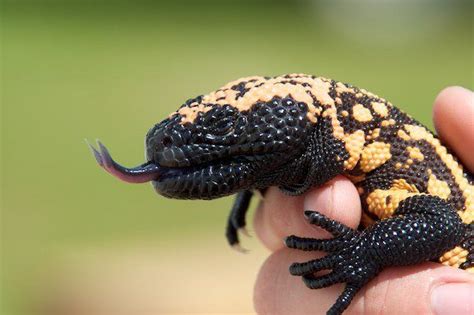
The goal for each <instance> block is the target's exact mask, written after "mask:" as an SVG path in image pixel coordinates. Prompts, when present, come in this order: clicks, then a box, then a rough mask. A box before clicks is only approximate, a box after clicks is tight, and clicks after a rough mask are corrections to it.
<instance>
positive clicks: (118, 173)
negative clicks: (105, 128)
mask: <svg viewBox="0 0 474 315" xmlns="http://www.w3.org/2000/svg"><path fill="white" fill-rule="evenodd" d="M87 144H88V145H89V148H90V149H91V151H92V153H93V154H94V157H95V159H96V161H97V163H98V164H99V165H100V166H101V167H102V168H103V169H105V170H106V171H107V172H109V173H110V174H112V175H113V176H115V177H117V178H118V179H120V180H123V181H124V182H127V183H146V182H149V181H152V180H157V179H158V178H159V176H160V172H161V169H160V167H159V166H158V165H155V164H153V163H151V162H147V163H145V164H142V165H140V166H137V167H133V168H127V167H124V166H122V165H120V164H118V163H116V162H115V161H114V160H113V159H112V157H111V156H110V153H109V150H107V148H106V147H105V146H104V145H103V144H102V142H100V141H99V140H97V146H98V147H99V149H98V150H97V149H96V148H94V146H92V145H91V144H90V143H89V142H87Z"/></svg>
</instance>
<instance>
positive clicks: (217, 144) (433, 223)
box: [91, 74, 474, 314]
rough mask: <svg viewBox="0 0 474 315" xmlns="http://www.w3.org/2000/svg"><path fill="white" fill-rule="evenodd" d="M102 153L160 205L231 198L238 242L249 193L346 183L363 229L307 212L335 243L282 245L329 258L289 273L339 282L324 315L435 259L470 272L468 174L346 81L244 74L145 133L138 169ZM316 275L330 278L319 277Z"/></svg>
mask: <svg viewBox="0 0 474 315" xmlns="http://www.w3.org/2000/svg"><path fill="white" fill-rule="evenodd" d="M98 146H99V148H98V149H95V148H94V147H92V146H91V149H92V150H93V153H94V155H95V157H96V159H97V161H98V163H99V164H100V165H101V166H102V167H103V168H104V169H105V170H107V171H108V172H110V173H111V174H113V175H115V176H116V177H118V178H120V179H122V180H124V181H127V182H134V183H143V182H148V181H151V182H152V184H153V186H154V188H155V190H156V191H157V192H158V193H159V194H161V195H163V196H165V197H171V198H181V199H214V198H217V197H222V196H226V195H231V194H237V195H236V200H235V203H234V206H233V207H232V210H231V212H230V215H229V219H228V224H227V229H226V237H227V239H228V241H229V243H230V244H231V245H234V246H236V245H238V244H239V239H238V231H239V230H241V229H242V228H244V227H245V215H246V212H247V209H248V207H249V203H250V200H251V198H252V195H253V192H254V191H260V192H262V193H264V192H265V189H266V188H268V187H269V186H278V187H279V188H280V189H281V190H282V191H284V192H285V193H287V194H289V195H300V194H302V193H304V192H306V191H307V190H308V189H310V188H311V187H313V186H318V185H322V184H324V183H325V182H327V181H329V180H330V179H332V178H333V177H335V176H336V175H339V174H342V175H345V176H346V177H348V178H349V179H350V180H351V181H352V182H353V183H354V184H355V186H356V187H357V189H358V192H359V194H360V198H361V202H362V208H363V215H362V222H361V227H360V228H359V229H357V230H355V229H351V228H349V227H347V226H345V225H343V224H341V223H339V222H336V221H334V220H331V219H329V218H327V217H325V216H324V215H322V214H321V213H319V212H317V211H310V210H307V211H305V216H306V218H307V219H308V220H309V222H310V223H312V224H315V225H317V226H319V227H321V228H323V229H325V230H327V231H329V232H330V233H331V234H332V235H333V236H334V238H332V239H311V238H300V237H297V236H289V237H288V238H286V240H285V242H286V245H287V246H288V247H290V248H295V249H299V250H305V251H308V250H311V251H325V252H328V255H326V256H325V257H323V258H320V259H315V260H311V261H309V262H306V263H294V264H293V265H291V266H290V273H291V274H293V275H297V276H301V277H302V279H303V281H304V283H305V284H306V285H307V286H308V287H309V288H312V289H317V288H323V287H328V286H331V285H333V284H335V283H345V289H344V291H343V292H342V294H341V295H340V296H339V298H338V299H337V301H336V302H335V304H334V305H333V306H332V307H331V308H330V310H329V311H328V314H340V313H342V312H343V311H344V310H345V309H346V308H347V307H348V305H349V304H350V302H351V300H352V299H353V297H354V296H355V295H356V293H357V292H358V291H359V290H360V289H361V288H362V287H363V286H364V285H365V284H366V283H367V282H368V281H369V280H371V279H372V278H374V277H375V276H376V275H377V274H378V273H379V272H380V271H381V270H383V269H384V268H385V267H387V266H401V265H411V264H417V263H420V262H422V261H427V260H432V261H439V262H440V263H442V264H444V265H450V266H454V267H458V268H461V269H465V270H467V271H469V272H474V222H473V221H474V177H473V175H472V174H471V173H470V172H469V171H468V170H467V169H465V168H464V167H463V166H462V165H461V163H460V162H459V160H458V159H457V158H456V157H455V156H454V155H453V153H451V152H450V150H449V149H448V148H447V147H446V146H444V145H443V144H442V143H441V142H440V140H439V139H438V138H437V137H436V136H435V135H434V134H433V133H432V132H430V131H429V130H428V129H427V128H426V127H424V126H423V125H421V124H420V123H419V122H417V121H416V120H415V119H413V118H412V117H410V116H409V115H407V114H405V113H404V112H402V111H401V110H400V109H398V108H397V107H395V106H393V105H392V104H391V103H390V102H388V101H386V100H385V99H383V98H381V97H379V96H377V95H375V94H373V93H371V92H368V91H366V90H364V89H361V88H357V87H355V86H352V85H350V84H346V83H342V82H338V81H334V80H331V79H327V78H324V77H316V76H311V75H306V74H288V75H282V76H276V77H260V76H253V77H246V78H242V79H239V80H236V81H233V82H230V83H228V84H226V85H224V86H223V87H221V88H220V89H218V90H216V91H214V92H211V93H209V94H207V95H201V96H198V97H196V98H192V99H189V100H188V101H186V102H185V103H184V104H183V105H182V106H181V107H180V108H179V109H178V110H177V111H176V112H174V113H172V114H171V115H170V116H169V117H168V118H166V119H164V120H163V121H162V122H160V123H158V124H156V125H155V126H153V127H152V128H151V129H150V130H149V132H148V134H147V135H146V162H145V163H144V164H142V165H140V166H138V167H135V168H126V167H123V166H121V165H119V164H117V163H116V162H115V161H114V160H113V159H112V158H111V156H110V154H109V153H108V151H107V149H106V148H105V146H104V145H103V144H102V143H100V142H98ZM322 270H331V272H329V273H326V274H324V275H317V272H319V271H322Z"/></svg>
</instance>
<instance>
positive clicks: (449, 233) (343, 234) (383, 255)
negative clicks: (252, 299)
mask: <svg viewBox="0 0 474 315" xmlns="http://www.w3.org/2000/svg"><path fill="white" fill-rule="evenodd" d="M305 214H306V216H307V218H308V220H309V221H310V223H312V224H314V225H317V226H320V227H321V228H323V229H325V230H327V231H328V232H330V233H331V234H333V235H334V238H333V239H329V240H315V239H308V238H299V237H296V236H289V237H288V238H287V239H286V241H285V242H286V245H287V246H288V247H290V248H296V249H300V250H306V251H308V250H312V251H314V250H321V251H325V252H328V253H329V255H327V256H325V257H323V258H320V259H316V260H312V261H309V262H306V263H295V264H293V265H291V267H290V272H291V274H293V275H295V276H302V277H303V281H304V283H305V284H306V286H308V287H309V288H311V289H319V288H324V287H328V286H331V285H333V284H336V283H341V282H345V283H346V288H345V289H344V292H343V293H342V294H341V296H340V297H339V299H338V300H337V301H336V303H335V304H334V305H333V306H332V307H331V309H329V311H328V314H340V313H342V311H344V310H345V309H346V308H347V307H348V306H349V303H350V302H351V301H352V298H353V297H354V296H355V294H356V293H357V291H359V290H360V288H362V286H364V285H365V284H366V283H367V282H368V281H369V280H371V279H372V278H374V277H375V276H376V275H377V274H378V273H379V272H380V271H381V270H382V269H383V268H385V267H388V266H403V265H413V264H417V263H420V262H423V261H425V260H427V259H434V258H437V257H439V256H440V255H442V254H443V253H444V252H445V251H447V250H449V249H450V248H452V247H453V244H457V243H458V242H459V241H460V240H461V239H462V237H463V235H464V227H463V224H462V222H461V220H460V219H459V216H458V215H457V214H456V212H455V211H454V209H453V208H452V206H450V205H449V204H448V203H446V201H444V200H442V199H440V198H438V197H432V196H426V195H420V196H414V197H411V198H408V199H405V200H404V201H402V202H401V203H400V205H399V207H398V208H397V211H396V212H395V216H394V217H392V218H389V219H386V220H383V221H380V222H379V223H377V224H374V225H372V226H371V227H369V228H367V229H365V230H363V231H357V230H353V229H351V228H349V227H347V226H345V225H343V224H341V223H338V222H336V221H334V220H331V219H329V218H327V217H325V216H324V215H322V214H320V213H319V212H314V211H306V212H305ZM323 269H331V270H332V271H331V272H330V273H329V274H326V275H323V276H314V273H315V272H318V271H321V270H323Z"/></svg>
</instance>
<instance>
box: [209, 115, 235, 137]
mask: <svg viewBox="0 0 474 315" xmlns="http://www.w3.org/2000/svg"><path fill="white" fill-rule="evenodd" d="M233 129H234V122H233V121H232V119H230V118H229V117H227V118H224V119H221V120H217V121H216V122H215V124H214V126H213V131H214V133H215V134H217V135H226V134H229V133H230V132H232V130H233Z"/></svg>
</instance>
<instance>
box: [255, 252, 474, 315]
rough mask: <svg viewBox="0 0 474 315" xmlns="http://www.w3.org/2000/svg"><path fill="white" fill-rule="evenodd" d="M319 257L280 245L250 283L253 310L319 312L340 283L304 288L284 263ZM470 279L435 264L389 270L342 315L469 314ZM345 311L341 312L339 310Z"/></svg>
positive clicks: (472, 306) (473, 306)
mask: <svg viewBox="0 0 474 315" xmlns="http://www.w3.org/2000/svg"><path fill="white" fill-rule="evenodd" d="M316 257H321V255H317V254H315V253H309V252H299V251H292V250H290V249H281V250H279V251H277V252H275V253H273V254H272V255H271V256H270V257H269V258H268V259H267V261H266V262H265V263H264V264H263V266H262V268H261V270H260V272H259V275H258V278H257V282H256V285H255V291H254V304H255V309H256V311H257V313H258V314H276V315H278V314H302V315H303V314H324V313H325V312H326V311H327V310H328V309H329V308H330V307H331V305H332V304H333V303H334V302H335V301H336V299H337V297H338V296H339V294H340V293H341V292H342V290H343V287H344V285H341V284H339V285H334V286H331V287H328V288H324V289H318V290H310V289H308V288H307V287H306V286H305V285H304V283H303V281H302V279H301V277H295V276H291V275H290V274H289V272H288V266H289V265H290V264H291V263H293V262H295V261H299V262H303V261H307V260H311V259H314V258H316ZM473 294H474V277H473V276H472V275H470V274H468V273H467V272H465V271H462V270H459V269H455V268H452V267H446V266H443V265H440V264H435V263H425V264H421V265H417V266H408V267H397V268H388V269H386V270H384V271H383V272H382V273H381V274H380V275H379V276H378V277H377V278H376V279H374V280H372V281H371V282H369V283H368V284H367V285H366V287H365V288H363V289H362V290H361V291H360V292H359V293H358V294H357V295H356V297H355V298H354V300H353V301H352V303H351V305H350V306H349V308H348V309H347V314H473V312H474V299H473ZM344 314H346V313H344Z"/></svg>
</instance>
